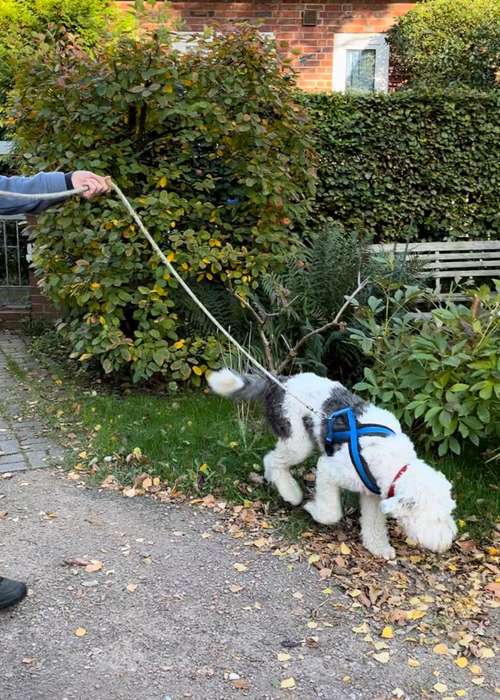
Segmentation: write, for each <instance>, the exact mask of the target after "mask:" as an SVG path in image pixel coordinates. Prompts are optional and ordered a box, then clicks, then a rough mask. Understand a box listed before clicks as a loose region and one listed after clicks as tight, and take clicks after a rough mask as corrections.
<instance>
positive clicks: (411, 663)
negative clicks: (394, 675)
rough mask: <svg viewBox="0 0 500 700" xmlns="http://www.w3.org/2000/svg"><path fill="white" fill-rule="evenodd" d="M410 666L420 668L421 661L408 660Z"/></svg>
mask: <svg viewBox="0 0 500 700" xmlns="http://www.w3.org/2000/svg"><path fill="white" fill-rule="evenodd" d="M408 666H409V667H410V668H418V667H419V666H420V661H417V660H416V659H408Z"/></svg>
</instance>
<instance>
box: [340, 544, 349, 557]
mask: <svg viewBox="0 0 500 700" xmlns="http://www.w3.org/2000/svg"><path fill="white" fill-rule="evenodd" d="M340 553H341V554H350V553H351V548H350V547H348V546H347V545H346V543H345V542H341V544H340Z"/></svg>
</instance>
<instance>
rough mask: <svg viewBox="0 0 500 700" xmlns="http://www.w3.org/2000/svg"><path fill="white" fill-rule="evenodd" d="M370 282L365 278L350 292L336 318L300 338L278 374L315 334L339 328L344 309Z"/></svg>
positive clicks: (279, 367) (281, 365)
mask: <svg viewBox="0 0 500 700" xmlns="http://www.w3.org/2000/svg"><path fill="white" fill-rule="evenodd" d="M367 284H368V279H365V280H363V282H360V283H359V284H358V286H357V287H356V289H355V290H354V292H353V293H352V294H350V295H349V296H348V297H347V299H346V300H345V302H344V303H343V304H342V306H341V307H340V310H339V311H338V312H337V314H336V315H335V318H334V319H333V320H332V321H329V322H328V323H325V325H324V326H321V327H320V328H315V329H314V330H313V331H311V332H310V333H307V334H306V335H305V336H304V337H303V338H301V339H300V340H299V342H298V343H296V344H295V345H294V347H293V348H292V349H291V350H289V352H288V356H287V357H286V358H285V359H284V360H283V362H282V363H281V364H280V365H279V366H278V369H277V372H278V374H281V372H283V370H284V369H285V367H286V366H287V365H288V363H289V362H290V360H293V358H295V357H297V354H298V352H299V350H300V348H301V347H302V346H303V345H304V344H305V343H307V341H308V340H309V339H310V338H312V337H313V336H315V335H318V333H323V332H324V331H327V330H329V329H330V328H339V327H340V326H341V325H342V324H341V323H340V319H341V317H342V314H343V313H344V311H345V310H346V309H347V307H348V306H349V305H350V303H351V302H352V300H353V299H354V298H355V297H356V296H357V295H358V294H359V292H360V291H361V290H362V289H363V288H364V287H366V285H367Z"/></svg>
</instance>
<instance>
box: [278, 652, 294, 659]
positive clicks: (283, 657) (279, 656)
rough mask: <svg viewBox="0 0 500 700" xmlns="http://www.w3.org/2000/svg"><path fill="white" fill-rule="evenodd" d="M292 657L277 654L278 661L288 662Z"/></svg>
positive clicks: (280, 653) (283, 653) (284, 653)
mask: <svg viewBox="0 0 500 700" xmlns="http://www.w3.org/2000/svg"><path fill="white" fill-rule="evenodd" d="M291 658H292V657H291V656H290V654H287V653H286V652H284V651H279V652H278V661H290V659H291Z"/></svg>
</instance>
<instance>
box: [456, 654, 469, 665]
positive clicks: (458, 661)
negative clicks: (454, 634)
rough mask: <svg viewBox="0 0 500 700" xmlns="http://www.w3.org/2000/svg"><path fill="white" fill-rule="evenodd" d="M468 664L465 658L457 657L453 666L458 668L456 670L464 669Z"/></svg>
mask: <svg viewBox="0 0 500 700" xmlns="http://www.w3.org/2000/svg"><path fill="white" fill-rule="evenodd" d="M468 663H469V662H468V660H467V659H466V658H465V656H459V657H458V658H457V659H455V664H456V665H457V666H458V668H465V667H466V666H467V664H468Z"/></svg>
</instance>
